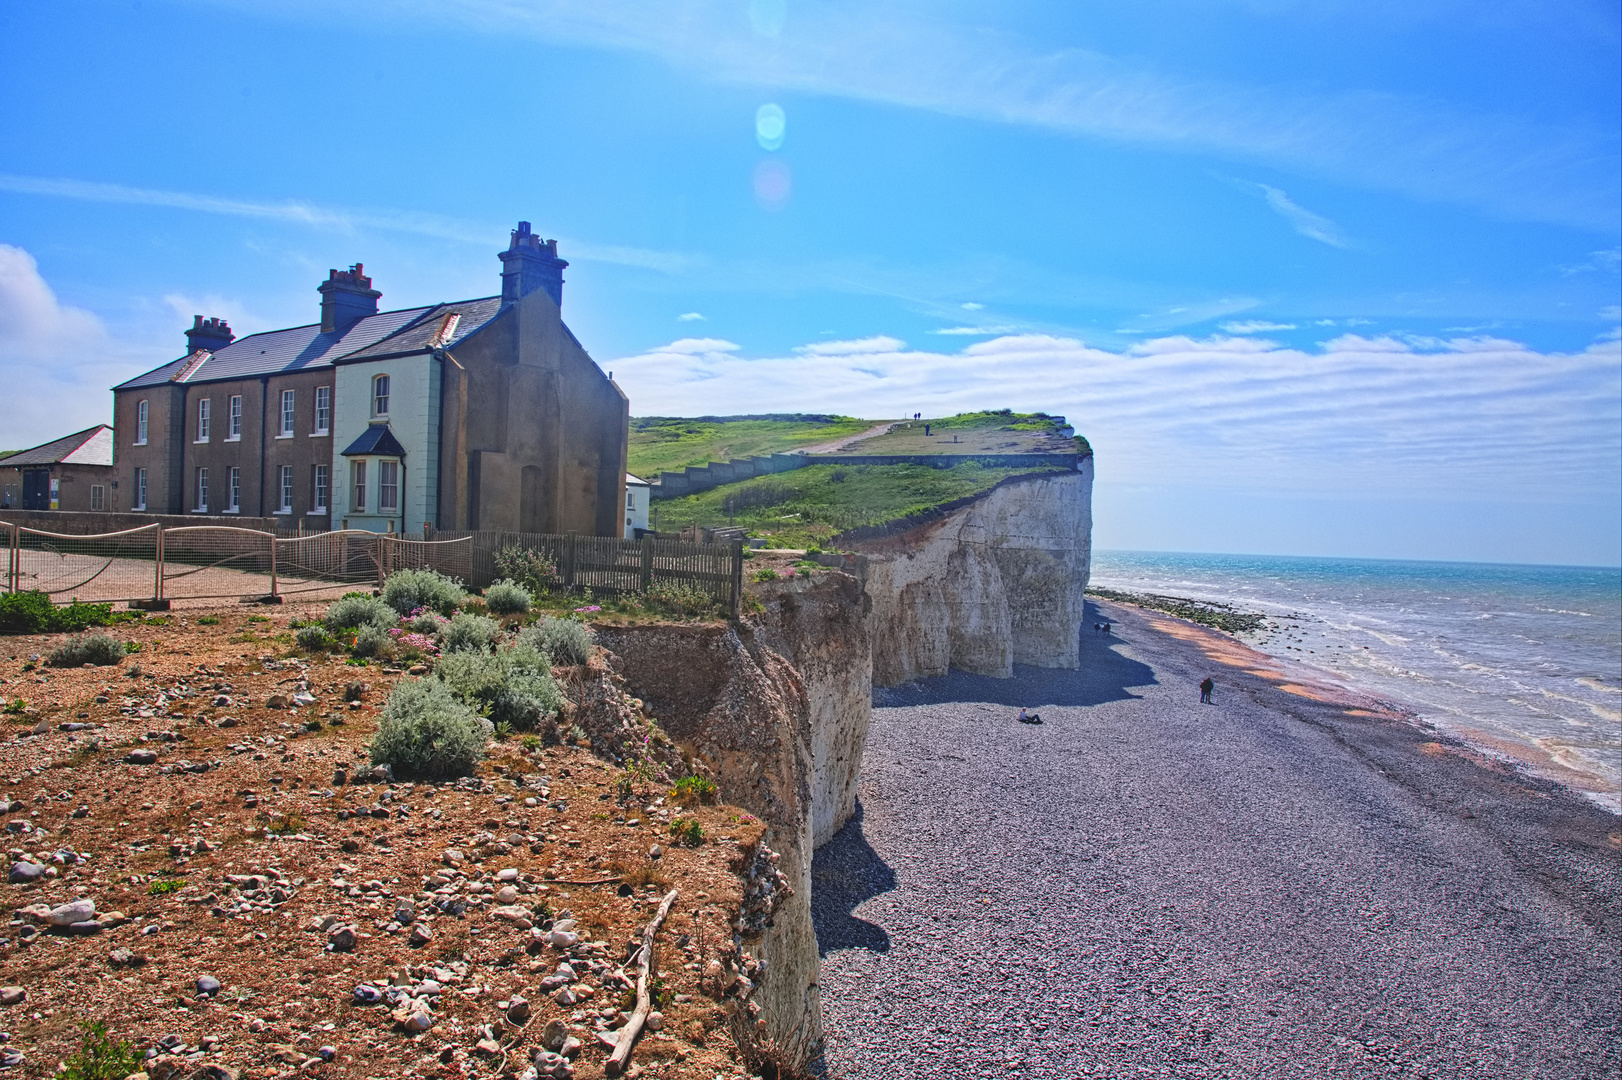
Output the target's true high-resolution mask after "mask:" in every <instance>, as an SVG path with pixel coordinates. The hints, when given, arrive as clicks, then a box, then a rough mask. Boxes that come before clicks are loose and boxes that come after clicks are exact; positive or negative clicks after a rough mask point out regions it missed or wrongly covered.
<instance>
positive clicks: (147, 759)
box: [124, 750, 158, 765]
mask: <svg viewBox="0 0 1622 1080" xmlns="http://www.w3.org/2000/svg"><path fill="white" fill-rule="evenodd" d="M124 760H125V761H127V762H129V763H130V764H131V765H155V764H157V761H158V752H157V751H156V750H131V751H130V752H129V755H128V756H127V757H125V758H124Z"/></svg>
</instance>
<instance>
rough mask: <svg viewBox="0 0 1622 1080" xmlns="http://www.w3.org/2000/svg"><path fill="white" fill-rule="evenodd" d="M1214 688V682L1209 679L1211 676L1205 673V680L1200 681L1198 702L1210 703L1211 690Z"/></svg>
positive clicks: (1202, 703)
mask: <svg viewBox="0 0 1622 1080" xmlns="http://www.w3.org/2000/svg"><path fill="white" fill-rule="evenodd" d="M1215 689H1216V683H1214V682H1212V681H1211V676H1209V675H1207V676H1206V677H1205V681H1204V682H1202V683H1200V704H1201V705H1210V704H1211V691H1213V690H1215Z"/></svg>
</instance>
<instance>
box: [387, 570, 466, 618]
mask: <svg viewBox="0 0 1622 1080" xmlns="http://www.w3.org/2000/svg"><path fill="white" fill-rule="evenodd" d="M462 595H463V592H462V585H461V583H460V582H457V581H452V580H451V579H450V578H448V577H446V576H445V575H444V574H441V573H440V572H439V571H437V570H396V571H395V572H394V573H392V574H390V575H389V576H388V580H386V581H384V582H383V600H384V602H385V603H387V604H388V605H389V606H390V607H392V608H393V609H394V610H395V611H396V612H398V613H399V614H401V615H409V614H411V613H412V612H413V611H416V610H417V609H418V608H427V609H428V610H429V611H437V612H439V613H440V614H441V615H449V614H450V613H451V612H453V611H455V610H456V602H457V601H458V600H460V599H462Z"/></svg>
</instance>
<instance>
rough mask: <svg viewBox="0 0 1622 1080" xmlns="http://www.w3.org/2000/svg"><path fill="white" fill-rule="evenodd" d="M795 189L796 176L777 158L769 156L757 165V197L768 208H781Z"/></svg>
mask: <svg viewBox="0 0 1622 1080" xmlns="http://www.w3.org/2000/svg"><path fill="white" fill-rule="evenodd" d="M793 190H794V177H793V176H792V175H791V174H790V173H789V171H788V166H787V165H785V164H784V163H783V162H782V161H780V160H779V159H777V158H767V159H766V160H765V161H762V162H761V163H760V164H759V165H756V166H755V198H756V199H758V200H760V205H762V206H764V207H765V208H766V209H768V210H781V209H782V208H783V207H784V206H785V205H787V204H788V197H789V195H790V194H791V193H792V192H793Z"/></svg>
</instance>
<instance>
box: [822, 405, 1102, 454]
mask: <svg viewBox="0 0 1622 1080" xmlns="http://www.w3.org/2000/svg"><path fill="white" fill-rule="evenodd" d="M926 428H927V429H928V432H929V433H928V434H927V435H926V434H925V433H924V432H925V429H926ZM1084 448H1085V441H1084V440H1081V441H1078V440H1075V439H1068V438H1065V437H1063V436H1061V435H1060V434H1059V424H1058V422H1057V421H1056V420H1054V419H1053V418H1052V417H1050V416H1048V415H1047V414H1046V413H1017V412H1013V411H1011V410H1009V409H999V410H995V411H984V412H972V413H959V414H958V415H956V416H947V417H942V418H940V419H931V420H904V421H901V422H899V423H897V424H896V425H895V428H894V430H892V431H888V432H885V433H884V434H882V435H875V436H873V437H872V438H870V439H862V440H860V441H859V442H853V443H851V444H850V445H849V446H846V447H844V448H843V449H842V450H839V451H837V452H838V453H841V454H1074V453H1076V452H1077V451H1078V450H1080V449H1084Z"/></svg>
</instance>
